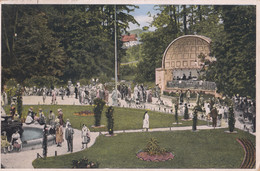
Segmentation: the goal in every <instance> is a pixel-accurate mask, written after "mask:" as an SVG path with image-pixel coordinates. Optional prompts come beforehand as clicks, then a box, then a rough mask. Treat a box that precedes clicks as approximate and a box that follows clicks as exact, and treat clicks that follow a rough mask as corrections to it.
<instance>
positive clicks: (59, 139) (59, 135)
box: [56, 123, 63, 147]
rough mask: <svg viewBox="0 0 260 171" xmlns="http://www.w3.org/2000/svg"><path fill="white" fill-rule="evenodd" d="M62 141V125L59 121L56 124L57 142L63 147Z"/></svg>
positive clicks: (58, 145)
mask: <svg viewBox="0 0 260 171" xmlns="http://www.w3.org/2000/svg"><path fill="white" fill-rule="evenodd" d="M62 141H63V130H62V125H60V124H59V123H57V125H56V144H57V147H61V144H62Z"/></svg>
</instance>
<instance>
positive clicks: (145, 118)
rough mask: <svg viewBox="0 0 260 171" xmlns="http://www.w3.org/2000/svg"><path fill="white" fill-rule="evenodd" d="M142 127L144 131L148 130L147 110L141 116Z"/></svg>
mask: <svg viewBox="0 0 260 171" xmlns="http://www.w3.org/2000/svg"><path fill="white" fill-rule="evenodd" d="M143 128H144V129H146V131H148V129H149V115H148V112H147V111H146V112H145V113H144V116H143Z"/></svg>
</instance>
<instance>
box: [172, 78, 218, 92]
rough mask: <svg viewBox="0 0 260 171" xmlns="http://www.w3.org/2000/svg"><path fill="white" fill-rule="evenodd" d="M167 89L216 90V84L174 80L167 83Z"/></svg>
mask: <svg viewBox="0 0 260 171" xmlns="http://www.w3.org/2000/svg"><path fill="white" fill-rule="evenodd" d="M167 87H169V88H190V89H203V90H216V83H214V82H210V81H194V80H173V81H168V82H167Z"/></svg>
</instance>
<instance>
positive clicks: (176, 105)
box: [174, 102, 179, 124]
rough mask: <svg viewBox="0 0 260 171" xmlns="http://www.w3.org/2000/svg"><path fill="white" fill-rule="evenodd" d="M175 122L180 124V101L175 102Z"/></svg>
mask: <svg viewBox="0 0 260 171" xmlns="http://www.w3.org/2000/svg"><path fill="white" fill-rule="evenodd" d="M174 107H175V122H176V123H177V124H178V108H179V106H178V102H176V103H175V106H174Z"/></svg>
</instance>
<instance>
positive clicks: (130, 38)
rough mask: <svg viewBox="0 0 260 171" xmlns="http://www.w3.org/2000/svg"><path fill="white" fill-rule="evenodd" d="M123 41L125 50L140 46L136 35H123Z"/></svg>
mask: <svg viewBox="0 0 260 171" xmlns="http://www.w3.org/2000/svg"><path fill="white" fill-rule="evenodd" d="M121 41H122V42H123V48H129V47H132V46H135V45H138V40H137V37H136V34H130V35H123V36H122V39H121Z"/></svg>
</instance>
